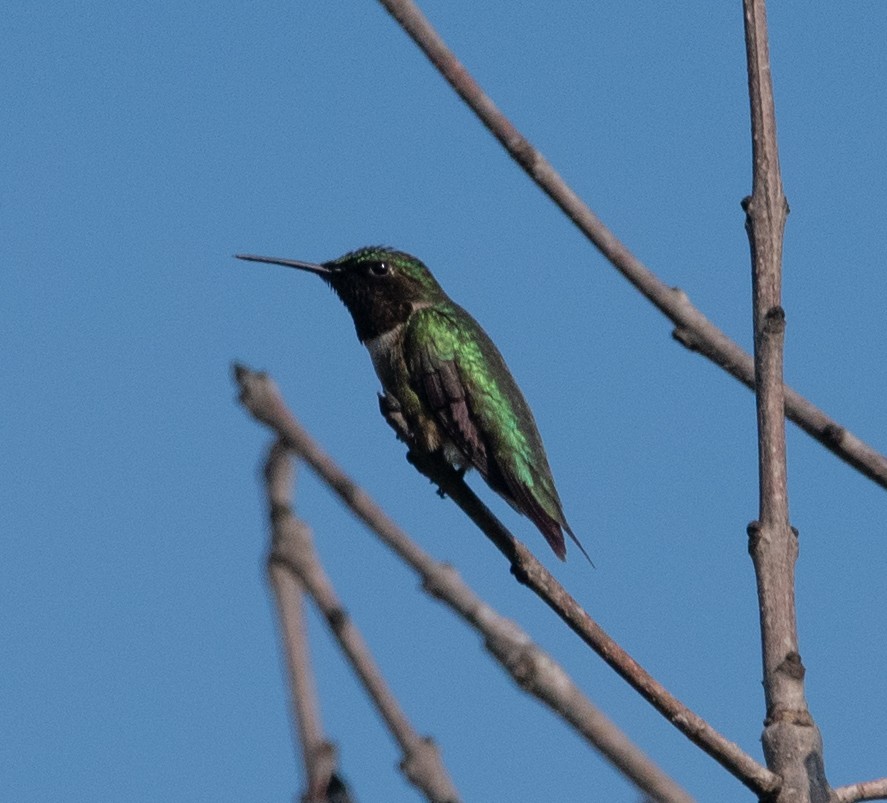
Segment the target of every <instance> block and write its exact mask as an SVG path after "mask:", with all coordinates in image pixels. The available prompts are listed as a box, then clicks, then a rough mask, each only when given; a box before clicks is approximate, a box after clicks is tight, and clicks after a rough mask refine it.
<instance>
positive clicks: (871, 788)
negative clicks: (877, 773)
mask: <svg viewBox="0 0 887 803" xmlns="http://www.w3.org/2000/svg"><path fill="white" fill-rule="evenodd" d="M834 793H835V798H836V799H837V803H856V801H857V800H887V778H878V779H877V780H874V781H863V782H862V783H854V784H850V786H839V787H838V788H837V789H835V790H834Z"/></svg>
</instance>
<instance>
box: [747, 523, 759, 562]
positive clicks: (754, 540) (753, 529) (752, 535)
mask: <svg viewBox="0 0 887 803" xmlns="http://www.w3.org/2000/svg"><path fill="white" fill-rule="evenodd" d="M762 529H763V528H762V527H761V522H759V521H751V522H749V524H748V527H746V528H745V531H746V532H747V533H748V554H749V555H754V554H755V552H757V549H758V544H759V543H760V542H761V533H762Z"/></svg>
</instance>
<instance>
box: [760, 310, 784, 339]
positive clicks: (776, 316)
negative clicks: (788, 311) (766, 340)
mask: <svg viewBox="0 0 887 803" xmlns="http://www.w3.org/2000/svg"><path fill="white" fill-rule="evenodd" d="M783 332H785V310H784V309H783V308H782V307H780V306H779V305H777V306H775V307H770V309H768V310H767V314H766V315H765V316H764V334H765V335H781V334H782V333H783Z"/></svg>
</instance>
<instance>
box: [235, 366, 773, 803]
mask: <svg viewBox="0 0 887 803" xmlns="http://www.w3.org/2000/svg"><path fill="white" fill-rule="evenodd" d="M235 377H236V379H237V382H238V384H239V385H240V388H241V401H242V402H243V404H244V405H245V406H246V407H247V408H248V409H249V410H250V412H251V413H252V414H253V415H254V416H255V417H256V418H257V419H258V420H260V421H262V422H263V423H265V424H267V425H268V426H270V427H272V428H273V429H274V430H275V431H276V432H277V433H278V435H279V436H280V437H281V439H283V440H284V442H285V443H286V444H287V446H289V447H290V448H292V449H293V450H294V451H295V452H296V453H297V454H299V455H300V456H301V457H302V459H303V460H304V461H305V462H306V463H308V465H309V466H311V467H312V468H313V469H314V471H315V472H316V473H317V474H318V476H320V477H321V478H322V479H323V480H324V481H325V482H326V483H327V484H328V485H329V486H330V487H331V488H332V489H333V490H334V491H335V492H336V493H337V494H338V495H339V496H340V497H341V498H342V500H343V501H344V502H345V503H346V504H347V505H348V506H349V507H350V508H351V509H352V510H353V511H354V512H355V513H356V514H357V516H358V517H359V518H361V519H362V520H363V521H364V522H365V523H366V524H367V525H368V526H369V527H370V528H372V529H373V530H374V531H376V532H378V533H380V534H381V533H382V532H383V531H384V532H386V533H388V534H389V535H390V534H391V533H396V534H400V535H401V537H403V538H405V536H403V535H402V533H401V531H400V530H399V528H398V527H397V525H396V524H394V522H392V521H391V519H390V518H389V517H388V516H387V515H386V514H385V512H384V511H383V510H382V509H381V508H379V507H378V506H377V505H376V504H375V503H374V502H372V500H371V499H370V498H369V497H368V495H367V494H366V492H364V491H363V490H362V489H361V488H359V487H358V486H357V485H355V484H354V483H353V482H352V481H351V480H350V479H349V478H348V477H347V475H345V473H344V472H343V471H342V470H341V469H339V468H338V466H336V465H335V463H334V462H333V461H332V459H331V458H330V457H329V456H328V455H326V454H325V453H324V452H323V451H322V450H321V449H320V447H319V446H318V445H317V444H316V443H315V442H314V441H313V439H311V437H310V436H309V435H308V434H307V433H306V432H305V431H304V429H302V427H301V426H300V425H299V424H298V422H297V421H296V420H295V418H294V417H293V416H292V413H290V411H289V410H288V409H287V407H286V405H285V403H284V402H283V400H282V398H281V397H280V394H279V391H278V390H277V387H276V386H275V385H274V383H273V382H272V381H271V380H270V379H269V378H268V377H267V376H266V375H264V374H257V373H253V372H251V371H249V370H248V369H246V368H244V367H243V366H235ZM434 481H435V482H438V481H439V484H440V487H441V488H442V489H443V490H444V492H445V493H447V494H448V495H450V496H451V497H452V498H453V500H454V501H455V502H456V503H457V504H459V505H460V507H462V508H463V510H465V512H466V513H468V515H469V516H470V517H471V518H472V520H473V521H475V523H476V524H477V525H478V526H479V527H480V528H481V529H482V530H483V532H484V533H485V534H486V535H487V536H488V537H489V538H490V539H491V540H492V541H493V542H494V544H495V545H496V546H497V548H499V549H500V550H501V551H503V553H504V554H506V556H507V557H509V560H510V561H511V563H512V566H513V567H514V571H515V574H516V576H517V577H518V579H519V580H520V581H521V582H523V583H524V584H525V585H527V586H528V587H529V588H531V589H532V590H533V591H534V592H535V593H536V594H537V595H538V596H539V597H540V598H541V599H542V600H543V601H544V602H545V603H546V604H547V605H548V606H549V607H551V608H552V610H554V611H555V612H556V613H557V614H558V616H560V617H561V619H563V621H564V622H565V623H566V624H567V625H568V626H569V627H570V628H571V629H572V630H573V631H574V632H575V633H577V634H578V635H579V636H580V638H582V640H583V641H585V643H586V644H588V645H589V646H590V647H591V648H592V649H593V650H594V651H595V652H597V653H598V655H600V656H601V657H602V658H603V659H604V660H605V661H606V662H607V663H608V664H609V665H610V666H611V667H613V669H615V670H616V672H617V673H618V674H619V675H621V676H622V677H623V678H624V679H625V680H626V681H628V683H629V684H630V685H631V686H632V687H633V688H635V689H636V690H637V691H638V692H639V693H640V694H641V695H642V696H643V697H644V698H645V699H647V700H648V701H649V702H650V703H651V704H652V705H653V706H654V707H655V708H656V709H657V710H658V711H659V712H660V713H661V714H663V715H664V716H665V717H666V718H667V719H668V720H669V721H670V722H671V723H672V724H673V725H674V726H675V727H676V728H678V730H680V731H681V732H682V733H683V734H684V735H686V736H687V737H688V738H689V739H690V740H691V741H693V742H694V743H695V744H697V745H698V746H699V747H701V748H702V749H703V750H704V751H705V752H707V753H708V754H709V755H710V756H712V757H713V758H714V759H715V760H717V761H718V762H719V763H720V764H722V765H723V766H724V767H725V768H726V769H727V770H728V771H729V772H730V773H732V774H733V775H734V776H735V777H736V778H738V779H739V780H740V781H741V782H742V783H744V784H745V785H746V786H747V787H749V788H750V789H751V790H753V791H754V792H755V793H756V794H757V795H758V796H759V797H765V796H767V795H769V794H772V793H773V792H774V791H775V790H776V789H777V788H778V786H779V779H778V777H777V776H776V775H774V774H773V773H772V772H770V771H769V770H768V769H766V768H765V767H763V766H761V764H759V763H758V762H757V761H755V760H754V759H753V758H752V757H751V756H749V755H748V754H747V753H745V752H744V751H743V750H742V749H741V748H740V747H739V746H738V745H736V744H735V743H733V742H731V741H729V740H728V739H726V738H725V737H724V736H722V735H721V734H720V733H718V732H717V731H716V730H714V729H713V728H712V727H711V726H710V725H709V724H708V723H707V722H706V721H705V720H703V719H702V718H701V717H700V716H698V715H697V714H695V713H693V712H692V711H691V710H690V709H689V708H687V707H686V706H685V705H684V704H683V703H681V702H680V701H679V700H678V699H677V698H676V697H674V696H673V695H672V694H670V693H669V692H668V691H667V690H666V689H665V688H664V687H663V686H662V684H660V683H659V682H658V681H656V680H655V679H654V678H653V677H652V676H651V675H650V674H649V673H648V672H647V671H646V670H644V669H643V668H642V667H641V666H640V665H639V664H638V663H637V662H636V661H635V660H634V659H633V658H632V657H631V656H630V655H628V653H626V652H625V650H623V649H622V648H621V647H620V646H619V645H618V644H617V643H616V642H615V641H614V640H613V639H612V638H611V637H610V636H609V635H608V634H607V633H606V632H605V631H604V630H603V629H602V628H601V627H600V625H598V624H597V622H595V621H594V620H593V619H592V618H591V617H590V616H589V615H588V613H587V612H586V611H585V610H583V609H582V607H581V606H580V605H579V603H578V602H576V600H575V599H573V597H571V596H570V595H569V594H568V593H567V592H566V590H565V589H564V588H563V587H562V586H561V585H560V584H559V583H558V582H557V581H556V580H555V579H554V577H552V575H551V574H550V573H549V572H548V571H547V570H546V569H545V567H544V566H542V565H541V564H540V563H539V562H538V561H537V560H536V558H535V557H534V556H533V555H532V553H530V551H529V550H528V549H527V548H526V547H525V546H524V545H523V544H522V543H520V541H518V540H517V539H515V538H514V537H513V536H512V535H511V533H509V532H508V530H507V529H506V528H505V527H504V526H503V525H502V524H501V523H500V522H499V521H498V520H497V519H496V518H495V516H493V514H492V513H491V512H490V511H489V510H488V509H487V508H486V506H485V505H484V504H483V502H481V501H480V499H478V498H477V496H476V495H474V493H473V492H472V491H471V489H470V488H469V487H468V486H467V485H466V484H465V482H464V481H463V480H462V479H461V477H459V476H458V474H457V473H456V472H454V471H453V472H451V473H450V475H449V476H447V475H446V474H445V473H443V474H441V475H440V476H435V478H434ZM509 553H511V554H509Z"/></svg>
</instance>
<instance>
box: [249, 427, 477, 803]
mask: <svg viewBox="0 0 887 803" xmlns="http://www.w3.org/2000/svg"><path fill="white" fill-rule="evenodd" d="M266 477H267V478H268V482H267V489H268V503H269V507H270V511H271V527H272V547H271V554H270V556H269V562H270V563H271V564H272V565H275V566H280V567H282V568H285V569H286V570H287V571H290V572H292V574H293V575H294V576H295V577H297V578H298V579H299V582H300V583H301V584H302V585H303V586H304V588H305V590H306V591H307V592H308V593H309V594H310V595H311V597H312V599H313V600H314V602H315V603H316V604H317V607H318V608H319V609H320V611H321V613H322V614H323V616H324V618H325V619H326V621H327V623H328V624H329V627H330V630H331V631H332V633H333V635H334V636H335V637H336V639H337V640H338V642H339V644H340V646H341V647H342V651H343V652H344V653H345V656H346V657H347V658H348V661H349V662H350V663H351V666H352V667H353V668H354V671H355V672H356V673H357V676H358V677H359V678H360V680H361V683H363V686H364V688H365V689H366V690H367V692H368V693H369V695H370V697H371V698H372V700H373V703H374V704H375V705H376V708H377V709H378V711H379V713H380V714H381V716H382V719H383V720H384V721H385V724H386V725H387V726H388V729H389V730H390V731H391V733H392V735H393V736H394V738H395V739H396V740H397V742H398V744H399V745H400V747H401V749H402V750H403V760H402V761H401V769H402V770H403V773H404V775H405V776H406V777H407V778H408V779H409V780H410V782H411V783H413V785H415V786H416V787H417V788H418V789H419V790H420V791H421V792H422V793H423V794H424V795H425V797H426V798H427V799H428V800H430V801H433V802H434V803H458V801H459V799H460V798H459V794H458V792H457V791H456V788H455V787H454V786H453V783H452V781H451V780H450V778H449V775H448V774H447V771H446V769H445V768H444V765H443V762H442V760H441V758H440V754H439V752H438V750H437V747H436V746H435V745H434V743H433V742H432V741H431V739H428V738H423V737H421V736H419V734H418V733H416V731H415V730H413V727H412V725H410V722H409V720H408V719H407V717H406V714H404V712H403V710H402V709H401V707H400V705H399V704H398V702H397V700H396V699H395V697H394V695H393V694H392V693H391V690H390V689H389V688H388V684H387V683H386V682H385V679H384V677H383V676H382V672H381V670H380V669H379V667H378V665H377V664H376V662H375V660H374V659H373V657H372V655H371V653H370V651H369V648H368V647H367V645H366V643H365V642H364V640H363V637H362V636H361V635H360V632H359V631H358V629H357V627H356V626H355V624H354V622H353V621H352V620H351V619H350V617H349V616H348V614H347V612H346V611H345V608H344V607H343V606H342V604H341V602H340V601H339V599H338V597H337V595H336V592H335V590H334V589H333V585H332V583H331V582H330V579H329V577H327V575H326V572H325V571H324V570H323V566H322V565H321V563H320V560H319V558H318V557H317V553H316V552H315V550H314V544H313V542H312V539H311V531H310V529H309V528H308V525H307V524H305V523H304V522H302V521H300V520H299V519H297V518H296V517H295V516H294V515H293V513H292V508H291V491H290V486H291V482H290V480H291V478H292V465H291V463H290V458H289V456H288V455H287V454H286V450H284V449H279V448H277V446H276V444H275V447H273V448H272V449H271V452H270V454H269V456H268V464H267V468H266ZM330 774H331V773H330ZM325 788H326V787H325V786H324V792H325ZM321 800H323V798H321Z"/></svg>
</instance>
